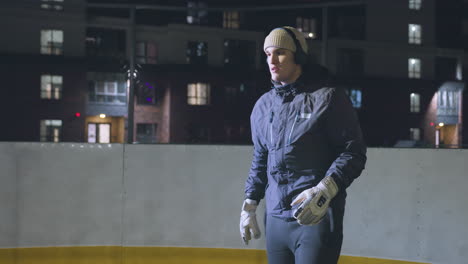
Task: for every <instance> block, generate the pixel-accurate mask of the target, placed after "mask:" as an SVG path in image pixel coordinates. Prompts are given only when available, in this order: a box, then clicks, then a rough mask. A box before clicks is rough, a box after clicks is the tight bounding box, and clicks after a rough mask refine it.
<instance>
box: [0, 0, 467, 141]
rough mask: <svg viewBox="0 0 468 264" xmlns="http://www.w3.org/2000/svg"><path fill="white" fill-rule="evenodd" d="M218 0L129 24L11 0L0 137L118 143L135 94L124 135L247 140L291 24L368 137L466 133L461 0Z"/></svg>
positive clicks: (121, 11) (80, 0)
mask: <svg viewBox="0 0 468 264" xmlns="http://www.w3.org/2000/svg"><path fill="white" fill-rule="evenodd" d="M223 2H224V4H223V5H221V4H220V3H218V1H209V0H207V1H174V2H171V6H172V7H178V8H172V9H171V10H169V9H163V10H161V9H160V10H155V9H151V6H141V7H142V8H140V9H138V10H137V11H136V14H135V23H132V21H133V20H132V17H131V16H130V11H129V9H128V8H125V6H120V8H115V7H112V5H110V4H109V5H101V6H98V5H96V3H98V1H88V2H86V1H84V0H62V1H49V0H42V1H40V2H38V3H32V2H31V1H26V0H23V1H16V2H15V3H9V4H7V5H6V7H5V8H2V10H1V11H0V13H2V15H1V16H0V24H1V25H2V28H4V29H5V34H6V36H9V37H8V38H2V40H0V54H2V57H3V58H4V59H3V60H2V62H0V67H1V69H2V71H1V73H0V74H1V75H3V77H4V78H3V79H4V80H6V81H5V83H4V85H5V86H4V87H3V89H4V90H5V91H7V93H6V94H7V96H6V98H4V103H3V104H2V106H4V109H8V110H12V109H16V111H14V114H13V113H10V112H9V114H7V115H6V117H5V118H4V119H5V120H6V121H7V122H6V123H7V124H8V126H7V127H8V128H7V129H5V130H3V131H1V132H0V135H1V138H0V140H9V141H56V142H57V141H58V142H60V141H74V142H93V143H113V142H120V143H122V142H126V141H127V140H126V139H127V135H128V133H127V132H128V127H129V126H128V121H129V118H128V117H129V116H128V115H129V112H128V109H129V107H128V106H129V103H131V102H132V101H133V103H134V112H133V122H134V123H133V124H134V126H133V127H134V130H133V135H134V137H133V140H132V142H136V143H218V144H250V124H249V115H250V111H251V109H252V108H253V105H254V103H255V101H256V99H257V98H258V97H259V96H260V95H261V94H262V93H263V92H265V91H267V90H268V89H270V84H269V78H268V75H269V73H268V72H267V69H266V65H265V63H264V61H265V57H264V55H263V52H262V46H263V39H264V37H265V35H266V34H267V33H268V32H269V31H270V30H271V29H273V28H275V27H278V26H282V25H293V26H296V27H297V28H299V29H300V30H301V31H302V32H303V33H304V35H305V36H306V38H307V40H308V43H309V47H310V53H311V54H310V56H311V60H313V61H316V62H317V63H320V64H322V65H324V66H326V67H327V68H328V69H329V70H330V71H331V72H332V73H333V74H334V77H335V78H334V79H335V85H336V86H339V87H343V88H345V89H346V90H347V91H348V92H349V96H350V98H351V100H352V102H353V105H354V106H355V108H356V110H357V112H358V114H359V117H360V120H361V124H362V128H363V131H364V135H365V139H366V141H367V143H368V144H369V146H386V147H389V146H402V147H408V146H412V147H414V146H421V147H434V146H435V147H462V146H464V145H465V144H467V143H468V133H467V129H464V127H463V123H464V120H466V117H467V114H466V111H467V110H466V107H463V102H466V95H465V94H466V93H464V92H463V90H464V87H465V78H464V76H466V69H467V67H468V59H467V56H466V52H467V50H468V15H467V14H468V12H463V10H465V11H466V10H468V9H467V6H468V4H467V1H462V0H451V1H442V0H407V1H396V2H395V1H384V0H367V1H361V2H358V1H340V2H331V1H312V0H310V1H305V0H296V1H293V2H291V3H290V4H288V5H287V6H286V5H284V3H282V2H280V1H272V2H271V5H270V6H269V7H268V8H266V7H265V6H261V5H260V4H255V3H252V2H250V1H223ZM239 6H242V7H245V8H243V9H242V8H241V9H239V8H237V7H239ZM212 7H217V8H212ZM210 8H211V9H210ZM132 52H134V57H133V59H134V61H135V63H136V68H135V69H136V71H134V72H130V68H131V67H130V61H131V60H130V58H131V55H132ZM130 78H134V80H135V89H134V92H135V97H134V98H133V100H130V98H129V79H130ZM12 112H13V111H12ZM4 113H7V112H6V111H4Z"/></svg>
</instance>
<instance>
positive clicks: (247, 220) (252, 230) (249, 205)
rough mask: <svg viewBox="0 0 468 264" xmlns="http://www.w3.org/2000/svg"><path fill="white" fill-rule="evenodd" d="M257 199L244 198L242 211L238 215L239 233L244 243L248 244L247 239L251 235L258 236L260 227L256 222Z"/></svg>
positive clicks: (256, 237)
mask: <svg viewBox="0 0 468 264" xmlns="http://www.w3.org/2000/svg"><path fill="white" fill-rule="evenodd" d="M256 210H257V201H255V200H251V199H245V201H244V203H243V204H242V211H241V217H240V233H241V237H242V240H243V241H244V243H245V244H246V245H248V244H249V240H250V239H252V236H253V237H254V238H255V239H259V238H260V234H261V233H260V229H259V228H258V224H257V215H256V214H255V211H256Z"/></svg>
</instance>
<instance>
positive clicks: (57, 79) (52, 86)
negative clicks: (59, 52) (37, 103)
mask: <svg viewBox="0 0 468 264" xmlns="http://www.w3.org/2000/svg"><path fill="white" fill-rule="evenodd" d="M62 81H63V80H62V76H59V75H42V76H41V98H42V99H56V100H58V99H60V98H62Z"/></svg>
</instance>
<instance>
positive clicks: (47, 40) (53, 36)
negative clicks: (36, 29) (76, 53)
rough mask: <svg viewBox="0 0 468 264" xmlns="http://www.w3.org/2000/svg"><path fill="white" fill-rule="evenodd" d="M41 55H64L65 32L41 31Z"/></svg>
mask: <svg viewBox="0 0 468 264" xmlns="http://www.w3.org/2000/svg"><path fill="white" fill-rule="evenodd" d="M41 54H51V55H61V54H63V30H50V29H47V30H41Z"/></svg>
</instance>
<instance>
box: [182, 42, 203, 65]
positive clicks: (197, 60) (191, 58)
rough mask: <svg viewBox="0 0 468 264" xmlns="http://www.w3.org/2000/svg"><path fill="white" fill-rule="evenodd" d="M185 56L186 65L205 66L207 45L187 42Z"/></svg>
mask: <svg viewBox="0 0 468 264" xmlns="http://www.w3.org/2000/svg"><path fill="white" fill-rule="evenodd" d="M186 55H187V57H186V58H187V63H190V64H206V63H207V62H208V44H207V43H206V42H202V41H189V42H188V43H187V52H186Z"/></svg>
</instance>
